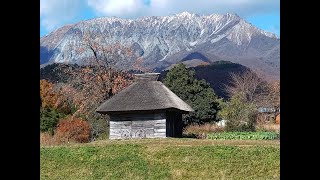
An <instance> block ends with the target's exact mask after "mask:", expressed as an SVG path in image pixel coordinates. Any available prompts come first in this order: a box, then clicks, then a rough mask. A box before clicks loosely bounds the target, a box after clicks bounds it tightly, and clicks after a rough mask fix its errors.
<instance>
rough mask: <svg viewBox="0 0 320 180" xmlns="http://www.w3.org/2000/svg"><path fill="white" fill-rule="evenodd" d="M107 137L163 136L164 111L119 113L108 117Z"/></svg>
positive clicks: (164, 127) (164, 128)
mask: <svg viewBox="0 0 320 180" xmlns="http://www.w3.org/2000/svg"><path fill="white" fill-rule="evenodd" d="M110 118H111V119H110V134H109V139H131V138H165V137H166V116H165V113H154V114H121V115H111V117H110Z"/></svg>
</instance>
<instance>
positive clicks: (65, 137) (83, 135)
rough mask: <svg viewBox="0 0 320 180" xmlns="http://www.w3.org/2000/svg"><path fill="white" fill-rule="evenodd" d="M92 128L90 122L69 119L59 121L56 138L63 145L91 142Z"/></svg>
mask: <svg viewBox="0 0 320 180" xmlns="http://www.w3.org/2000/svg"><path fill="white" fill-rule="evenodd" d="M90 135H91V127H90V124H89V123H88V121H85V120H82V119H78V118H74V117H68V118H67V119H62V120H60V121H59V123H58V125H57V129H56V134H55V136H56V137H57V139H59V141H60V142H61V143H69V142H78V143H86V142H89V141H90Z"/></svg>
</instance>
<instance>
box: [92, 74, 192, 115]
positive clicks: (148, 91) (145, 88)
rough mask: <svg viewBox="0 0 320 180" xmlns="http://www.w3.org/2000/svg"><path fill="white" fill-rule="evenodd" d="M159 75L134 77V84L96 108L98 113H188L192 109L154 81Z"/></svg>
mask: <svg viewBox="0 0 320 180" xmlns="http://www.w3.org/2000/svg"><path fill="white" fill-rule="evenodd" d="M158 75H159V73H147V74H143V75H141V74H140V75H136V79H135V82H134V83H133V84H131V85H130V86H129V87H127V88H126V89H124V90H122V91H121V92H119V93H118V94H116V95H114V96H113V97H112V98H110V99H108V100H107V101H106V102H104V103H103V104H101V105H100V107H98V108H97V110H96V111H97V112H98V113H103V114H107V113H108V112H119V111H121V112H123V111H147V110H159V109H178V110H181V111H183V112H190V111H193V109H192V108H191V107H190V106H189V105H188V104H187V103H185V102H184V101H183V100H182V99H180V98H179V97H178V96H177V95H176V94H174V93H173V92H172V91H171V90H170V89H168V88H167V87H166V86H165V85H164V84H162V83H161V82H160V81H156V80H157V77H158Z"/></svg>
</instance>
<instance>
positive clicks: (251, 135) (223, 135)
mask: <svg viewBox="0 0 320 180" xmlns="http://www.w3.org/2000/svg"><path fill="white" fill-rule="evenodd" d="M207 138H208V139H213V140H217V139H240V140H273V139H277V138H279V134H278V133H276V132H220V133H210V134H208V136H207Z"/></svg>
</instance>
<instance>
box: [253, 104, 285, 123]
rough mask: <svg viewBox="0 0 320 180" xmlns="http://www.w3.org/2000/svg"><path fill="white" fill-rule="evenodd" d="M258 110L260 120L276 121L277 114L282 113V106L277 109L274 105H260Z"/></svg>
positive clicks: (258, 119)
mask: <svg viewBox="0 0 320 180" xmlns="http://www.w3.org/2000/svg"><path fill="white" fill-rule="evenodd" d="M258 112H259V114H258V117H257V121H258V122H271V123H275V122H276V116H277V115H278V114H280V108H279V109H276V108H274V107H260V108H258ZM279 117H280V116H279ZM279 121H280V120H279Z"/></svg>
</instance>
